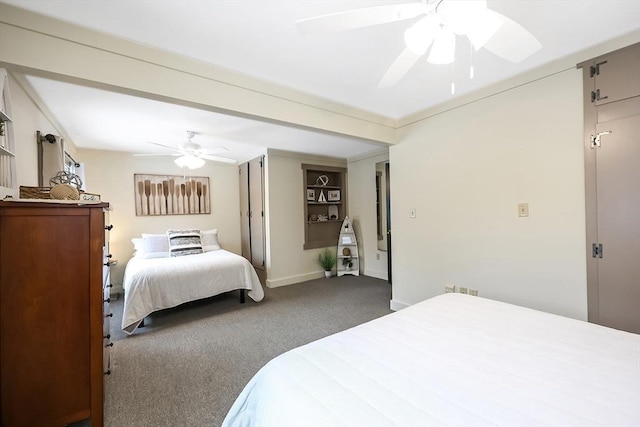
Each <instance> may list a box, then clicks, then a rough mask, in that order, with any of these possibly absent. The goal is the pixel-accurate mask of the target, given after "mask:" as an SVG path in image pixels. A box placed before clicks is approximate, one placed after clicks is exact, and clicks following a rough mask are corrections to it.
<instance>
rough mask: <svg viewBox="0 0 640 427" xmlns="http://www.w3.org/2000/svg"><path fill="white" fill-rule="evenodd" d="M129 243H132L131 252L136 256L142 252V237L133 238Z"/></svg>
mask: <svg viewBox="0 0 640 427" xmlns="http://www.w3.org/2000/svg"><path fill="white" fill-rule="evenodd" d="M131 243H133V252H134V253H135V254H136V255H138V254H141V253H143V252H144V249H143V246H142V237H134V238H133V239H131Z"/></svg>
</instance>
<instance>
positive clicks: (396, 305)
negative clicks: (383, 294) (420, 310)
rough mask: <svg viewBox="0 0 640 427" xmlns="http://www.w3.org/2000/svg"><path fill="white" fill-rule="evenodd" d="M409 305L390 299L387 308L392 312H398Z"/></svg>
mask: <svg viewBox="0 0 640 427" xmlns="http://www.w3.org/2000/svg"><path fill="white" fill-rule="evenodd" d="M410 305H411V304H407V303H404V302H400V301H398V300H394V299H392V300H391V302H390V304H389V308H390V309H391V310H393V311H399V310H402V309H403V308H407V307H409V306H410Z"/></svg>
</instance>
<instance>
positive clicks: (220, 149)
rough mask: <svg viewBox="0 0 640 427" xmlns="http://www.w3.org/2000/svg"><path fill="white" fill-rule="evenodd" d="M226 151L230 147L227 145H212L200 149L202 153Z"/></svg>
mask: <svg viewBox="0 0 640 427" xmlns="http://www.w3.org/2000/svg"><path fill="white" fill-rule="evenodd" d="M225 151H229V149H228V148H227V147H223V146H221V145H220V146H218V147H211V148H205V149H204V150H199V153H200V154H217V153H223V152H225Z"/></svg>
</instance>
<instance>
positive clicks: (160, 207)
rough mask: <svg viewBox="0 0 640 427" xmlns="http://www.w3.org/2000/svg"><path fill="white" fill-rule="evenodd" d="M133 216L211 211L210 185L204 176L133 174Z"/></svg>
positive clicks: (190, 213) (193, 213)
mask: <svg viewBox="0 0 640 427" xmlns="http://www.w3.org/2000/svg"><path fill="white" fill-rule="evenodd" d="M133 185H134V193H135V203H136V216H155V215H197V214H209V213H211V185H210V184H209V178H208V177H204V176H187V177H185V176H182V175H145V174H134V175H133Z"/></svg>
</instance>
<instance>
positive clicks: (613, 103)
mask: <svg viewBox="0 0 640 427" xmlns="http://www.w3.org/2000/svg"><path fill="white" fill-rule="evenodd" d="M581 66H582V67H583V82H584V125H585V151H584V152H585V195H586V225H587V233H586V235H587V248H586V249H587V298H588V311H589V321H590V322H594V323H598V324H601V325H604V326H609V327H612V328H616V329H621V330H626V331H630V332H635V333H640V263H639V262H638V260H639V259H640V219H639V218H640V96H639V95H640V78H639V76H640V44H635V45H632V46H629V47H626V48H624V49H620V50H618V51H615V52H612V53H610V54H607V55H603V56H601V57H599V58H595V59H593V60H591V61H587V62H585V63H583V64H581Z"/></svg>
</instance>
